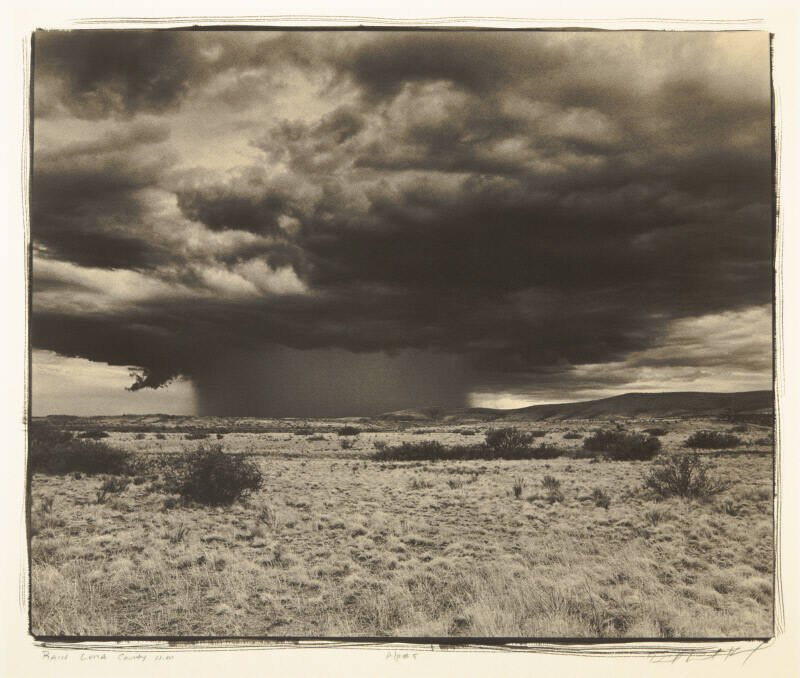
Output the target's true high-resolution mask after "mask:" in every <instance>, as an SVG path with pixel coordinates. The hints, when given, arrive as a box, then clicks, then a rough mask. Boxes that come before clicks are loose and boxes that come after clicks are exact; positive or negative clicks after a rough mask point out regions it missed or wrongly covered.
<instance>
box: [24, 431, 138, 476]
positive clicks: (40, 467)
mask: <svg viewBox="0 0 800 678" xmlns="http://www.w3.org/2000/svg"><path fill="white" fill-rule="evenodd" d="M130 459H131V457H130V455H129V454H128V453H127V452H124V451H123V450H117V449H114V448H113V447H109V446H108V445H106V444H105V443H96V442H92V441H88V440H77V439H75V438H73V437H72V434H71V433H69V432H68V431H61V430H58V429H55V428H53V427H52V426H49V425H48V424H45V423H43V422H31V424H30V426H29V427H28V468H29V469H30V472H31V473H49V474H69V473H76V472H81V473H87V474H96V473H108V474H113V475H118V474H124V473H128V472H129V471H130V468H131V466H130Z"/></svg>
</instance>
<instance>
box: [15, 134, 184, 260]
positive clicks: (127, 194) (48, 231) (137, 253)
mask: <svg viewBox="0 0 800 678" xmlns="http://www.w3.org/2000/svg"><path fill="white" fill-rule="evenodd" d="M168 137H169V128H168V127H167V126H166V125H164V124H162V123H159V122H149V123H146V122H138V123H134V124H132V125H129V126H122V127H120V128H119V129H117V130H112V131H110V132H107V133H105V134H102V135H100V136H98V137H97V138H96V139H94V140H92V141H90V142H66V143H64V142H62V143H60V144H58V145H57V146H56V147H55V148H53V149H48V148H47V147H45V148H43V149H42V150H38V149H37V151H36V152H35V153H34V171H33V181H32V185H31V193H32V201H31V205H32V215H31V216H32V220H33V223H34V228H33V239H34V244H36V245H39V246H43V247H44V248H46V249H47V251H48V252H49V253H50V254H51V256H57V257H61V258H64V259H68V260H70V261H74V262H76V263H80V264H83V265H86V266H98V267H101V268H129V267H142V266H150V267H152V266H154V265H156V264H157V263H161V262H163V261H165V260H166V259H167V253H166V252H165V251H164V249H163V248H162V247H160V246H158V245H157V244H154V243H152V242H150V241H149V239H148V233H146V232H143V233H137V231H139V230H140V226H141V217H142V214H143V213H144V212H146V210H147V204H146V203H147V201H146V200H145V199H144V198H143V196H142V191H143V190H144V189H146V188H148V187H153V186H156V185H157V184H158V182H159V179H160V177H161V175H162V173H163V171H164V169H165V167H166V166H167V165H168V164H169V162H170V159H169V157H168V156H167V155H166V154H165V153H164V151H163V150H159V146H160V144H161V143H162V142H164V141H165V140H166V139H167V138H168Z"/></svg>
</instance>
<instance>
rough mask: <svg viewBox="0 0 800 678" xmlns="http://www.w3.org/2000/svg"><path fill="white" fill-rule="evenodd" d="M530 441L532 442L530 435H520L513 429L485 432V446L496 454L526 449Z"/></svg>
mask: <svg viewBox="0 0 800 678" xmlns="http://www.w3.org/2000/svg"><path fill="white" fill-rule="evenodd" d="M531 440H533V436H532V435H530V434H527V433H522V432H521V431H518V430H517V429H515V428H497V429H489V430H488V431H487V432H486V446H487V447H489V448H491V449H493V450H497V451H498V452H506V451H510V450H519V449H522V448H527V447H528V446H529V445H530V444H531Z"/></svg>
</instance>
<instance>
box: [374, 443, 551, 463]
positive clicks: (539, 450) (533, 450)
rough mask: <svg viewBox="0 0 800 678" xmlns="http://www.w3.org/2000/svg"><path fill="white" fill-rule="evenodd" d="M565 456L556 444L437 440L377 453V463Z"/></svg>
mask: <svg viewBox="0 0 800 678" xmlns="http://www.w3.org/2000/svg"><path fill="white" fill-rule="evenodd" d="M563 453H564V451H563V450H560V449H558V448H557V447H555V446H554V445H548V444H546V443H542V444H541V445H539V446H537V447H530V446H523V447H501V448H494V447H490V446H489V445H487V444H485V443H484V444H482V445H453V446H451V447H446V446H444V445H442V443H440V442H438V441H436V440H421V441H420V442H418V443H402V444H400V445H395V446H392V447H386V448H384V449H382V450H378V451H377V452H375V453H373V455H372V458H373V459H375V460H377V461H423V460H428V461H433V460H436V459H451V460H455V459H458V460H466V459H554V458H555V457H559V456H561V455H562V454H563Z"/></svg>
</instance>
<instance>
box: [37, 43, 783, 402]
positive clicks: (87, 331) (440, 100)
mask: <svg viewBox="0 0 800 678" xmlns="http://www.w3.org/2000/svg"><path fill="white" fill-rule="evenodd" d="M117 37H120V36H117ZM758 37H759V36H752V38H747V39H750V40H753V41H754V40H756V39H758ZM760 38H761V45H760V51H757V55H758V58H759V60H760V61H759V63H760V64H762V62H763V64H762V65H761V66H759V68H758V69H756V68H751V67H750V65H749V62H748V59H747V58H746V57H737V56H736V55H737V51H738V45H739V43H737V42H735V40H737V39H738V40H740V41H741V40H746V39H745V38H744V37H743V36H739V37H738V38H735V37H731V38H728V37H725V36H716V35H714V34H663V35H661V34H644V33H643V34H613V33H602V34H599V33H598V34H592V33H582V34H560V33H396V34H386V33H374V34H371V33H367V34H361V33H355V34H353V33H351V34H341V35H338V34H330V33H317V34H302V33H297V34H286V35H278V36H276V35H271V36H269V39H265V38H264V37H263V36H258V38H250V39H248V38H247V37H246V36H241V35H237V36H235V37H232V38H230V39H228V38H227V37H220V36H217V35H215V34H172V33H165V34H158V35H157V36H155V35H151V34H148V35H134V36H133V37H132V38H130V39H125V38H121V37H120V40H119V42H121V43H124V44H121V45H120V47H119V49H118V50H117V51H116V52H114V54H116V55H117V56H115V57H114V58H113V59H110V60H109V61H108V63H106V64H99V63H97V61H98V54H101V53H103V54H106V53H109V51H110V50H111V51H113V50H114V49H116V48H112V43H111V42H110V40H109V38H108V36H103V35H100V36H97V37H92V38H91V39H86V38H85V37H81V36H80V35H78V34H74V35H69V37H68V38H67V37H64V36H47V39H46V40H43V41H42V42H43V43H44V45H43V46H42V49H41V50H39V47H38V43H37V72H39V71H38V69H39V68H40V63H42V61H40V60H43V63H44V65H43V66H41V68H42V71H41V73H42V77H43V79H45V80H46V79H47V78H51V79H55V80H57V81H58V82H59V83H60V84H59V85H55V84H51V85H50V87H51V88H52V89H53V91H58V92H60V93H61V99H60V101H61V104H62V105H63V106H65V107H66V108H67V109H68V110H69V111H71V113H72V114H73V115H75V116H77V117H79V118H86V117H102V116H112V117H113V116H122V117H125V116H132V115H134V114H135V113H137V112H142V111H144V112H150V113H159V112H164V111H168V110H175V111H177V110H179V109H180V106H181V103H182V102H185V101H186V100H187V99H188V97H190V96H197V97H198V101H201V98H200V95H199V94H196V92H198V91H200V90H201V89H202V86H203V85H204V84H208V83H210V82H211V80H212V79H213V78H214V77H216V76H219V77H220V78H222V79H221V80H220V81H219V82H218V85H219V86H218V87H217V89H216V90H215V91H216V92H223V93H224V92H228V91H232V89H231V88H233V89H236V91H239V89H240V88H241V85H242V82H250V83H251V84H254V82H255V81H254V80H252V78H253V77H255V76H253V72H255V73H261V72H262V71H261V70H259V69H264V68H265V64H266V65H267V66H268V68H267V69H266V70H272V71H274V73H272V74H271V75H269V77H268V79H267V80H259V82H260V83H262V84H263V83H264V82H268V83H278V82H279V81H280V82H281V87H283V88H288V90H285V91H289V90H291V87H292V86H293V85H292V82H294V80H292V78H295V79H297V78H299V77H300V76H298V75H297V74H296V73H295V75H293V76H292V77H290V78H288V79H287V78H284V79H283V80H280V78H279V75H278V72H279V71H280V67H281V66H284V67H288V66H289V65H290V66H291V68H293V69H295V70H296V71H297V72H300V73H305V74H306V76H307V77H308V82H313V83H314V84H313V87H315V88H316V89H315V90H314V91H315V93H316V95H317V96H318V97H319V98H320V99H321V100H326V98H329V99H330V102H329V105H327V106H323V107H321V108H322V109H324V112H322V113H319V114H315V115H314V116H310V115H303V112H302V111H298V112H297V114H296V115H292V114H291V112H290V113H287V112H286V111H287V110H289V111H291V107H290V106H285V107H284V108H283V109H281V113H280V115H277V114H276V115H269V114H265V115H264V116H263V117H260V118H257V119H256V120H255V121H254V122H253V123H252V124H251V126H250V127H248V128H246V129H245V131H244V132H243V133H245V134H247V135H248V139H247V140H248V141H249V143H250V147H251V148H255V149H259V150H260V151H262V152H263V156H262V158H261V159H260V160H259V161H258V162H255V161H253V159H252V157H251V158H249V159H248V161H247V163H249V164H247V163H245V164H243V165H242V166H240V167H235V168H228V167H226V168H217V167H210V168H205V169H187V168H186V167H181V168H180V169H177V170H175V171H169V172H168V171H167V169H168V168H169V166H170V163H171V162H172V161H171V160H170V159H169V158H168V156H166V155H163V154H162V155H159V154H158V153H157V152H156V149H158V148H159V145H160V144H162V143H166V142H167V141H168V139H167V137H166V134H165V131H164V128H162V127H158V126H157V124H154V125H153V126H151V127H147V126H141V125H140V126H135V125H134V123H131V126H130V127H129V128H127V129H119V130H116V131H114V132H111V133H109V134H108V135H106V136H104V137H100V138H99V139H98V140H96V141H93V142H81V143H78V142H76V143H74V144H68V145H65V146H63V147H62V148H61V149H60V151H57V152H55V154H54V155H48V152H46V151H44V152H43V153H42V154H41V157H42V162H41V168H39V169H37V171H36V174H35V176H34V187H33V188H34V191H33V192H34V201H33V235H34V240H35V242H37V243H39V244H41V245H43V246H45V247H46V248H47V254H48V256H50V257H54V258H63V259H69V260H71V261H74V262H77V263H80V264H83V265H86V266H93V267H98V268H129V269H133V268H138V269H147V268H150V269H156V268H158V267H159V266H162V268H164V267H168V268H169V270H168V271H166V270H159V271H158V272H154V273H153V274H152V275H153V276H154V278H157V279H159V280H172V281H180V282H181V283H182V284H183V285H184V286H186V287H188V288H189V289H191V290H193V291H194V292H196V293H197V294H196V297H195V298H193V300H192V303H191V304H190V305H189V306H191V312H188V307H187V306H186V305H185V304H186V301H185V299H184V298H183V297H180V296H177V297H175V298H172V297H169V296H167V297H164V298H153V299H148V300H140V301H137V303H136V307H135V308H122V309H119V308H116V309H115V310H114V311H113V312H108V311H104V312H102V313H96V314H93V315H91V316H89V315H88V314H87V315H86V316H85V317H84V316H81V314H78V313H72V314H68V313H64V312H61V311H58V310H53V309H47V310H42V311H41V312H38V313H36V318H35V323H34V345H36V346H41V347H43V348H48V349H52V350H55V351H57V352H60V353H63V354H66V355H80V356H84V357H90V358H92V359H94V360H102V361H106V362H109V363H111V364H122V365H137V366H140V367H142V368H144V369H145V370H146V372H145V377H144V382H143V384H144V385H147V386H158V385H160V384H162V383H164V382H165V381H166V380H167V379H169V378H170V377H172V376H175V375H177V374H184V375H188V376H193V377H198V378H199V377H200V375H206V376H205V377H204V378H205V381H206V382H208V383H210V381H211V380H210V378H209V377H208V373H207V366H208V365H209V364H211V363H212V362H213V360H214V359H215V356H218V355H220V354H221V353H222V354H225V355H231V356H236V355H243V354H244V353H240V352H239V351H240V350H241V351H244V352H245V353H246V352H248V351H258V350H259V348H260V347H264V346H274V345H284V346H289V347H292V348H294V349H314V350H320V351H325V350H339V349H348V350H351V351H361V352H376V351H394V352H399V351H403V350H406V349H411V350H415V351H434V352H439V353H442V354H444V353H449V354H452V355H455V356H460V358H463V361H464V363H465V364H469V365H470V366H471V367H472V368H474V369H475V372H474V374H471V376H470V379H471V380H473V382H474V384H476V385H480V384H486V385H491V386H492V387H495V388H502V387H504V386H507V387H509V388H510V387H514V388H524V385H525V384H526V383H531V382H532V381H533V382H536V383H538V384H540V386H541V388H543V389H544V388H550V387H552V388H553V389H555V387H556V385H557V384H558V383H559V380H562V381H561V383H563V384H566V385H567V387H568V388H573V389H592V388H598V387H599V386H600V385H602V384H605V385H606V386H615V385H618V384H622V383H625V382H626V380H629V381H630V380H631V379H632V378H633V377H631V375H632V374H633V371H635V370H636V369H640V368H645V367H647V366H651V367H658V366H660V367H664V368H673V367H676V368H677V367H680V366H681V365H682V366H684V367H687V366H688V367H694V368H697V369H701V368H703V367H709V366H717V367H718V366H720V365H723V364H724V355H725V349H724V347H722V346H720V347H719V350H718V351H717V353H716V356H717V358H712V357H711V356H710V355H709V351H712V352H713V349H709V350H705V349H704V351H702V352H701V351H696V352H694V353H692V352H691V351H687V352H686V354H685V355H684V356H681V355H680V354H681V349H680V343H679V342H678V343H674V344H671V348H670V350H671V353H668V354H663V355H662V354H659V355H655V354H649V353H644V354H643V352H647V351H649V350H651V349H652V348H653V347H654V346H656V345H658V344H659V342H660V341H663V340H664V337H665V336H667V335H669V332H670V331H671V328H673V327H674V326H675V325H676V323H678V324H679V323H680V322H682V321H683V319H686V318H690V317H697V316H704V315H709V314H720V313H723V312H725V311H730V310H736V309H744V308H747V307H752V306H758V305H764V304H768V303H769V302H770V299H771V294H772V264H771V256H772V253H771V197H772V192H771V191H772V189H771V155H770V150H771V149H770V142H771V139H770V117H769V115H770V105H769V90H768V70H767V64H768V52H767V48H768V44H767V40H766V37H765V36H760ZM151 41H152V42H151ZM731 41H733V42H731ZM742 44H744V43H742ZM747 45H749V47H750V48H752V47H753V43H752V42H751V43H747ZM72 47H74V48H75V54H74V56H69V54H70V51H69V49H71V48H72ZM151 47H152V49H150V48H151ZM156 55H157V56H158V58H156ZM156 64H162V66H161V67H157V65H156ZM164 64H167V65H164ZM62 69H63V71H64V73H66V75H59V73H60V72H61V70H62ZM253 69H255V71H254V70H253ZM748 69H749V70H748ZM759 69H760V70H759ZM740 70H741V73H740V72H739V71H740ZM293 72H294V71H293ZM220 74H224V77H223V76H221V75H220ZM754 74H755V75H754ZM264 77H267V76H266V75H265V76H264ZM315 78H316V79H315ZM754 82H755V83H756V84H755V85H754V84H753V83H754ZM308 86H309V87H310V86H312V85H308ZM237 88H238V89H237ZM248 89H249V88H248V87H245V90H248ZM261 91H262V90H261V89H259V88H258V87H255V86H254V88H253V92H251V93H250V95H247V94H246V93H245V92H244V91H239V94H237V97H238V96H239V95H242V96H245V98H247V96H250V99H249V101H250V104H248V105H254V106H255V105H256V104H254V103H252V102H253V101H254V100H255V99H257V98H258V94H257V93H258V92H261ZM223 96H224V94H223ZM269 100H270V101H271V99H269ZM237 101H240V100H239V99H237ZM265 101H266V99H265ZM289 101H290V102H291V101H293V99H291V97H290V98H289ZM204 105H205V106H209V102H208V101H205V103H204ZM239 105H240V104H239V103H237V104H236V106H239ZM242 105H244V104H242ZM175 115H177V113H176V114H175ZM137 124H138V123H137ZM196 143H197V145H198V147H201V146H202V144H203V143H204V141H203V140H202V139H198V140H197V142H196ZM142 149H146V152H143V151H142ZM37 157H38V156H37ZM152 188H158V189H159V190H161V191H164V192H166V193H168V194H170V195H171V199H172V200H174V204H175V206H176V208H177V210H179V212H180V216H181V217H182V218H183V219H184V220H188V221H189V222H191V223H192V224H194V225H196V227H197V228H204V229H206V230H207V231H208V232H210V233H211V234H212V235H213V237H214V238H217V240H214V242H215V243H217V245H215V246H219V247H222V245H219V243H221V242H223V241H224V240H225V239H226V238H228V239H231V243H228V244H225V248H227V249H225V250H224V251H223V250H222V249H220V250H219V252H213V253H211V254H207V255H203V256H202V257H201V256H200V255H198V254H187V253H186V252H183V251H181V252H179V251H175V250H169V248H168V247H167V245H165V244H164V243H163V242H159V241H157V240H156V239H155V238H153V237H152V236H150V235H149V231H148V230H147V228H146V223H147V220H146V219H144V218H143V217H142V214H143V213H144V212H145V211H146V210H147V209H149V204H148V200H147V198H146V197H145V196H146V195H147V190H148V189H152ZM176 223H178V222H176ZM131 224H133V226H131ZM136 224H139V225H140V226H139V227H137V226H136ZM176 228H184V229H185V228H187V226H186V225H185V223H184V224H183V225H181V226H178V227H176ZM204 237H206V238H210V237H211V236H204ZM234 237H235V238H238V239H239V240H237V241H236V242H233V239H234ZM247 237H249V238H250V240H247V239H246V238H247ZM90 242H91V243H94V244H93V245H92V246H91V247H90V246H89V243H90ZM226 242H227V241H226ZM292 276H295V277H292ZM45 284H49V285H55V284H56V281H45ZM209 285H216V287H215V288H214V289H217V290H225V293H224V294H222V293H221V292H220V293H219V294H220V296H218V297H216V298H214V297H213V296H212V297H210V298H209V297H208V296H207V295H205V296H204V295H203V294H202V293H201V290H202V289H206V288H208V286H209ZM204 286H205V287H204ZM301 286H302V290H301ZM209 289H210V288H209ZM256 289H258V290H262V291H263V290H265V289H268V290H273V291H274V290H278V291H279V293H272V292H271V293H268V294H267V293H264V294H255V293H254V292H253V290H256ZM286 290H288V291H289V293H283V291H286ZM270 350H273V349H270ZM753 351H754V349H752V350H751V349H747V350H745V349H741V351H740V352H739V353H737V357H736V359H735V360H733V362H731V365H734V364H735V365H736V366H739V367H747V366H751V367H753V366H758V368H759V369H760V367H761V362H763V360H761V362H759V360H760V359H759V356H758V355H757V352H756V353H754V352H753ZM634 354H636V355H637V357H635V358H630V360H631V362H630V365H628V366H627V367H626V368H625V369H629V370H631V371H630V372H625V371H624V370H622V371H618V372H617V373H616V376H615V375H612V374H607V375H603V374H602V373H598V372H596V371H595V372H591V373H587V372H586V371H582V369H583V368H582V367H581V366H586V365H602V364H607V363H615V364H616V363H624V361H626V360H628V358H629V357H630V356H632V355H634ZM762 357H763V356H762ZM751 358H752V359H753V361H752V362H749V361H750V360H751ZM231 360H235V358H231ZM223 362H224V361H223ZM323 362H324V361H323ZM220 364H221V363H220ZM234 372H236V373H237V374H238V372H239V370H235V369H231V373H234ZM620 375H622V376H620Z"/></svg>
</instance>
